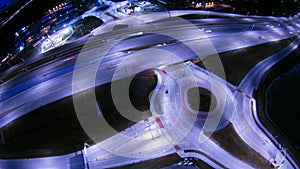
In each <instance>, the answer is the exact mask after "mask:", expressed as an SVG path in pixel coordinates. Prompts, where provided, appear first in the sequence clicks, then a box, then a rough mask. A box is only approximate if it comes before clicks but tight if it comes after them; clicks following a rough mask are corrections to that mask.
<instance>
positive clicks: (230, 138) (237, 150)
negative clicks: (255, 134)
mask: <svg viewBox="0 0 300 169" xmlns="http://www.w3.org/2000/svg"><path fill="white" fill-rule="evenodd" d="M211 138H212V140H214V141H215V142H216V143H217V144H219V145H220V147H222V148H223V149H225V150H226V151H227V152H229V153H230V154H232V155H233V156H235V157H237V158H239V159H240V160H242V161H244V162H246V163H248V164H250V165H251V166H252V167H254V168H272V166H271V165H270V163H269V162H268V160H266V159H264V158H263V157H262V156H261V155H260V154H258V153H257V152H256V151H255V150H253V149H252V148H251V147H249V146H248V145H247V144H246V143H245V142H244V141H243V140H242V139H241V138H240V137H239V135H238V133H236V131H235V130H234V128H233V126H232V124H231V123H230V124H229V125H228V126H226V127H225V128H223V129H222V130H219V131H217V132H214V133H213V134H212V137H211Z"/></svg>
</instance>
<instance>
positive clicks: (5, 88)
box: [0, 32, 291, 100]
mask: <svg viewBox="0 0 300 169" xmlns="http://www.w3.org/2000/svg"><path fill="white" fill-rule="evenodd" d="M251 33H253V34H254V33H255V32H251ZM259 33H260V34H262V33H261V32H259ZM267 33H269V34H271V36H272V32H271V33H270V32H267ZM267 33H264V35H265V36H267ZM244 34H245V33H244ZM254 35H255V34H254ZM255 36H257V35H255ZM289 36H291V35H289ZM150 37H151V38H152V39H153V38H155V39H156V38H157V37H163V38H164V37H166V36H161V35H157V34H154V35H153V34H151V36H150ZM225 37H226V36H225ZM225 37H224V36H223V37H222V39H221V37H214V38H210V39H209V41H208V40H207V39H200V40H197V41H192V42H187V43H186V44H191V43H193V44H198V45H199V46H202V48H200V50H201V49H203V50H202V51H201V54H202V55H204V56H208V55H211V54H215V53H216V52H215V51H214V48H217V49H219V52H221V51H226V50H232V49H235V48H240V47H245V42H244V41H243V39H239V40H241V41H240V42H238V41H237V40H236V39H235V36H232V35H231V36H229V37H227V38H225ZM244 37H246V36H244ZM272 37H273V36H272ZM147 38H148V37H147ZM151 38H150V40H152V39H151ZM163 38H162V39H163ZM224 38H225V39H226V40H227V41H228V42H229V43H231V42H232V43H233V44H224V43H222V41H223V40H224ZM275 38H278V39H280V38H282V37H275ZM166 39H167V40H170V38H166ZM245 39H246V38H245ZM129 40H132V39H129ZM134 40H135V41H131V46H134V45H138V44H139V40H140V39H134ZM142 40H145V39H142ZM163 40H165V39H163ZM265 40H268V39H265ZM272 40H274V39H272ZM275 40H277V39H275ZM246 41H247V43H246V45H255V44H260V43H263V42H264V41H263V40H262V39H259V38H256V37H252V35H250V39H246ZM126 42H127V41H123V42H121V43H120V44H118V45H117V47H118V46H119V45H120V46H121V47H123V48H124V46H125V45H126ZM150 42H152V41H150ZM210 42H211V43H212V44H214V45H213V46H211V49H210V50H207V47H206V46H208V44H209V43H210ZM154 43H155V44H156V43H157V41H154ZM152 44H153V43H152ZM147 45H149V43H148V44H147ZM222 45H225V46H222ZM155 47H157V46H155ZM129 48H130V46H129ZM159 48H160V49H164V50H166V51H169V52H172V53H174V51H176V53H175V55H176V56H184V57H182V58H181V60H182V61H184V60H189V59H194V58H197V57H199V56H197V54H196V53H195V52H194V51H192V50H191V49H189V48H188V47H187V45H185V44H184V43H175V44H164V45H162V46H159ZM178 48H180V49H181V50H177V49H178ZM126 49H128V48H126ZM184 49H186V50H184ZM132 53H134V51H133V52H132ZM122 54H124V53H117V54H116V55H109V57H104V58H103V60H102V63H101V65H100V67H103V65H102V64H103V63H105V61H107V62H108V61H111V60H114V59H116V58H117V57H124V56H123V55H122ZM127 54H128V51H127ZM125 55H126V52H125ZM76 57H77V56H71V57H65V58H62V59H58V60H57V62H51V63H50V64H49V65H48V66H49V67H47V66H41V69H38V68H37V69H36V70H34V72H33V75H30V76H29V78H30V77H34V78H35V80H31V82H32V84H27V85H23V86H20V84H19V83H20V81H26V80H27V79H26V77H25V78H16V79H14V80H16V81H10V82H8V84H2V85H1V88H0V89H1V90H2V95H1V99H2V100H5V99H7V98H8V97H9V96H12V94H5V93H10V92H11V90H12V89H19V90H20V91H22V90H24V89H27V88H30V87H32V86H33V85H35V84H37V83H39V82H41V81H45V80H47V79H50V78H51V75H50V74H51V72H55V71H56V69H57V70H60V71H61V72H62V73H63V72H64V70H63V67H65V66H69V68H68V71H67V72H69V71H73V68H72V67H70V65H72V64H74V63H75V61H76ZM89 57H90V56H89ZM89 57H87V59H85V60H88V58H89ZM91 58H97V56H93V57H91ZM99 60H100V59H99V58H98V61H99ZM95 62H97V61H95ZM117 66H118V63H116V64H109V65H107V66H104V67H106V68H108V69H111V68H114V67H117ZM65 69H67V68H65ZM49 70H51V72H48V71H49ZM44 72H46V73H44ZM27 75H28V74H26V76H27ZM58 75H59V74H58ZM52 77H54V76H52ZM27 78H28V77H27ZM25 79H26V80H25ZM9 83H10V84H9ZM14 84H15V85H19V86H15V85H14ZM9 89H10V90H9ZM13 91H14V94H17V93H19V91H18V90H13Z"/></svg>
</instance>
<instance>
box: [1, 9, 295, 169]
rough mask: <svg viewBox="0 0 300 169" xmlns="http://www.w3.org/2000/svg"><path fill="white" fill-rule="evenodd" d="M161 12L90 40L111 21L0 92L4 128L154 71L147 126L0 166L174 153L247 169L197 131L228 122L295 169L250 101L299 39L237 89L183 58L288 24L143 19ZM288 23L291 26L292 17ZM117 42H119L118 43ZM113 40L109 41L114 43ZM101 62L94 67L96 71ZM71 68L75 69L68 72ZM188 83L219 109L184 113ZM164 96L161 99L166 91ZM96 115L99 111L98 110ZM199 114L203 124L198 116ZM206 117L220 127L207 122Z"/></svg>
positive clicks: (279, 34) (275, 34)
mask: <svg viewBox="0 0 300 169" xmlns="http://www.w3.org/2000/svg"><path fill="white" fill-rule="evenodd" d="M184 13H194V11H183V12H182V11H174V12H171V14H170V13H167V16H178V15H181V14H184ZM218 15H231V14H218ZM165 16H166V14H158V16H155V15H154V14H151V15H149V16H145V17H140V18H138V19H135V20H138V22H133V18H129V19H128V18H125V19H124V20H121V21H118V22H123V23H131V25H130V27H129V28H128V29H127V30H126V31H124V30H117V31H116V32H114V33H113V34H112V33H110V32H107V33H106V34H99V32H101V33H103V32H104V31H103V30H107V31H109V30H110V28H111V25H110V23H107V24H106V25H105V26H104V27H102V28H101V29H100V28H99V29H98V30H95V32H94V37H93V38H91V39H90V40H89V42H90V43H89V42H88V43H87V44H95V42H97V43H96V44H97V45H96V46H93V47H89V46H90V45H86V46H85V49H86V50H83V52H81V53H80V54H79V51H77V52H76V50H75V52H72V53H71V54H66V56H63V57H60V58H58V59H55V60H53V61H51V62H48V63H45V64H43V65H41V66H37V67H36V68H35V69H32V70H29V71H27V72H26V73H23V74H20V75H18V76H16V77H13V78H11V79H10V80H8V81H5V82H4V83H2V84H1V86H0V94H1V95H0V96H1V97H0V107H1V112H0V126H1V127H3V126H5V125H6V124H8V123H9V122H11V121H13V120H15V119H17V118H18V117H21V116H22V115H25V114H27V113H29V112H31V111H32V110H34V109H37V108H39V107H41V106H43V105H47V104H49V103H51V102H53V101H56V100H58V99H60V98H63V97H66V96H70V95H72V94H74V93H78V92H81V91H84V90H85V89H88V88H90V87H93V86H95V85H100V84H104V83H107V82H110V81H111V80H112V79H121V78H124V77H128V76H130V75H133V74H135V73H138V72H140V71H142V70H147V69H149V68H155V69H156V70H157V71H156V74H157V76H158V78H159V83H158V85H157V87H156V90H155V91H154V92H153V94H152V97H151V112H152V114H153V117H151V118H149V119H148V122H146V121H141V122H138V123H137V124H135V125H134V126H132V127H130V128H128V129H126V130H125V131H123V132H121V133H116V134H115V135H114V136H112V137H111V138H109V139H107V140H105V141H103V142H101V143H99V144H97V145H95V146H92V147H90V148H88V149H87V150H84V151H83V152H86V153H84V154H85V155H82V154H81V152H76V153H71V154H68V155H65V156H58V157H48V158H36V159H19V160H0V168H14V167H15V168H19V167H20V166H22V168H72V169H73V168H82V166H83V162H82V161H86V162H88V164H89V167H90V168H107V167H115V166H121V165H125V164H131V163H134V162H139V161H143V160H147V159H153V158H157V157H161V156H164V155H167V154H171V153H178V154H179V155H180V156H181V157H186V156H188V155H190V156H196V157H198V158H200V159H202V160H203V161H205V162H207V163H208V164H210V165H211V166H215V167H216V168H223V167H227V168H251V166H249V165H248V164H246V163H244V162H243V161H240V160H239V159H238V158H236V157H233V156H232V155H231V154H229V153H228V152H226V151H225V150H223V149H222V148H221V147H219V145H217V144H216V143H214V142H213V141H211V140H210V139H209V138H208V137H207V136H206V135H204V134H203V132H204V131H210V130H214V129H217V130H219V129H221V128H222V127H224V126H225V125H226V124H227V123H228V122H229V121H231V122H232V123H233V126H234V128H235V129H236V130H237V132H238V133H239V135H240V137H241V138H242V139H243V140H244V141H245V142H246V143H247V144H248V145H249V146H251V147H252V148H253V149H254V150H256V151H257V152H258V153H259V154H261V155H262V156H263V157H264V158H266V159H267V160H270V161H274V160H275V161H276V164H275V163H274V165H280V166H281V167H283V168H298V167H297V166H296V165H295V162H294V161H293V159H292V158H290V156H289V155H288V154H287V155H286V158H285V155H284V154H282V153H281V152H280V146H278V144H279V143H278V142H276V140H275V138H273V136H271V135H270V134H269V133H268V131H267V130H266V129H265V128H264V127H263V126H262V125H260V124H261V123H260V122H259V119H258V118H257V116H256V111H255V106H253V105H254V104H255V100H253V99H252V97H251V95H252V91H253V90H254V89H255V88H256V87H257V85H258V84H259V81H260V79H261V77H262V75H263V74H264V72H266V71H267V70H268V69H269V68H270V67H271V66H272V65H274V64H276V63H277V62H279V61H280V60H281V59H283V58H284V57H286V56H287V55H288V54H289V53H290V52H292V51H293V50H294V49H295V48H296V47H298V45H299V40H298V39H296V40H295V41H294V42H293V43H291V44H290V45H289V46H288V47H286V48H284V49H282V50H281V51H279V52H278V53H276V54H274V55H272V56H270V57H268V58H267V59H265V60H263V61H262V62H260V63H259V64H257V66H255V67H254V68H253V69H252V70H251V71H250V72H249V73H248V74H247V76H245V78H244V79H243V81H242V82H241V84H240V85H239V86H237V87H236V86H233V85H231V84H229V83H228V82H226V81H225V80H223V79H222V78H220V77H218V76H216V75H214V74H212V73H210V72H207V71H205V70H203V69H201V68H199V67H197V66H195V65H193V64H191V63H190V62H185V61H187V60H191V59H195V58H198V57H200V58H201V59H203V58H205V57H206V56H209V55H213V54H217V53H220V52H224V51H230V50H234V49H240V48H244V47H248V46H254V45H257V44H262V43H266V42H273V41H278V40H282V39H287V38H290V37H293V36H296V35H297V29H298V28H297V24H293V23H292V22H291V21H290V20H288V19H286V18H273V17H258V16H251V17H242V16H237V18H230V19H228V18H225V19H221V18H219V19H202V20H197V19H195V20H191V21H190V22H191V23H193V24H190V22H186V21H181V20H178V21H176V22H174V21H165V22H152V21H155V20H157V19H159V18H163V17H165ZM234 16H235V15H234ZM142 18H144V20H142ZM126 19H127V20H126ZM292 21H297V17H295V18H294V19H293V20H292ZM151 22H152V23H151ZM134 23H144V24H140V26H137V25H139V24H134ZM147 23H148V24H147ZM211 23H214V24H211ZM111 24H113V23H111ZM147 33H151V34H147ZM97 34H99V35H97ZM142 35H143V36H142ZM237 37H240V38H237ZM120 38H127V39H125V40H123V41H121V42H118V40H119V39H120ZM225 39H226V41H225ZM85 42H86V40H84V39H83V40H80V41H77V42H74V43H72V44H68V45H67V46H63V47H61V48H59V49H56V50H53V51H50V52H48V53H46V54H43V55H41V56H40V57H39V58H37V57H36V58H33V59H31V60H29V61H27V63H25V65H24V66H26V65H28V64H30V63H32V62H34V61H36V60H38V59H41V58H47V57H48V56H51V55H53V54H55V53H56V52H58V53H59V52H61V51H65V50H66V49H67V50H71V49H74V48H76V47H77V46H80V45H82V44H84V43H85ZM93 42H94V43H93ZM116 42H118V44H115V43H116ZM191 49H193V50H191ZM106 51H109V52H108V53H106ZM162 53H163V55H162ZM198 54H201V55H198ZM103 56H105V57H104V58H103ZM174 56H176V57H174ZM150 58H151V59H150ZM100 60H101V64H100V65H98V63H99V62H100ZM124 60H125V61H124ZM75 63H76V65H75V66H74V64H75ZM17 69H21V68H11V69H10V70H8V71H7V72H4V73H2V77H3V76H6V75H8V74H9V73H11V72H14V71H15V70H17ZM74 70H75V71H76V72H77V73H76V74H75V75H74V74H73V71H74ZM115 71H116V72H115ZM96 74H97V78H96V79H95V78H94V77H95V76H96ZM192 87H203V88H206V89H209V90H211V91H212V93H213V94H214V95H215V96H216V98H217V103H218V104H217V107H216V108H215V109H214V110H212V112H211V113H209V114H207V113H206V112H195V111H194V110H192V109H191V108H190V107H189V105H188V103H187V99H186V97H187V94H186V93H187V91H188V89H189V88H192ZM166 90H168V94H165V91H166ZM98 108H99V107H98ZM232 110H236V111H232ZM98 111H100V112H101V109H98ZM253 114H254V116H253ZM206 118H207V119H208V121H205V120H204V119H206ZM210 120H211V121H210ZM214 120H216V121H220V123H217V124H215V123H213V121H214ZM257 123H258V124H259V125H257ZM265 133H267V134H265ZM128 136H130V137H128ZM272 141H275V142H272ZM99 147H100V148H99ZM185 149H193V150H197V151H199V152H203V154H199V153H191V154H189V153H184V150H185ZM83 156H84V158H82V157H83ZM132 157H134V158H132ZM211 159H215V160H216V161H213V160H211ZM283 161H284V162H283ZM282 162H283V163H282ZM281 163H282V164H281Z"/></svg>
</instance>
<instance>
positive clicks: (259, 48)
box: [197, 38, 295, 85]
mask: <svg viewBox="0 0 300 169" xmlns="http://www.w3.org/2000/svg"><path fill="white" fill-rule="evenodd" d="M293 40H295V38H289V39H286V40H281V41H276V42H269V43H265V44H261V45H256V46H252V47H247V48H243V49H238V50H234V51H229V52H224V53H220V54H219V57H220V59H221V62H222V65H223V68H224V71H225V75H226V80H227V81H229V82H230V83H232V84H234V85H238V84H239V83H240V82H241V80H242V79H243V78H244V76H245V75H246V74H247V73H248V72H249V71H250V70H251V69H252V68H253V67H254V66H255V65H256V64H257V63H259V62H260V61H262V60H263V59H265V58H267V57H269V56H271V55H273V54H275V53H277V52H278V51H280V50H281V49H283V48H284V47H287V46H288V45H289V44H290V43H291V42H292V41H293ZM212 58H214V57H212ZM203 62H204V63H205V64H203ZM210 63H212V60H211V59H210V57H209V56H208V57H206V58H205V59H203V61H202V62H201V61H200V62H198V63H197V65H198V66H200V67H202V68H205V66H204V65H210ZM210 71H213V70H210ZM213 72H218V71H213Z"/></svg>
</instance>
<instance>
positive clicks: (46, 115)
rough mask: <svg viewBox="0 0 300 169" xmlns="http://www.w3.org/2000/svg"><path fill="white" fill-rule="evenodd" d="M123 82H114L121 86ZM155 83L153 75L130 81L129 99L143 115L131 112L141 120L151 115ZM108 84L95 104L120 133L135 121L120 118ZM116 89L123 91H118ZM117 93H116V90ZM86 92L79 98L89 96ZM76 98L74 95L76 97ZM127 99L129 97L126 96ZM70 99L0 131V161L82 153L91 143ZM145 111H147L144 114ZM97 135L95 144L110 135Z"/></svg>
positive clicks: (24, 117)
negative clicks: (151, 94)
mask: <svg viewBox="0 0 300 169" xmlns="http://www.w3.org/2000/svg"><path fill="white" fill-rule="evenodd" d="M124 80H128V79H127V78H126V79H122V80H119V81H117V82H116V83H120V84H122V83H124ZM156 83H157V79H156V76H154V75H150V76H149V74H147V76H140V75H139V76H138V77H136V78H134V79H133V80H132V81H131V90H132V91H131V92H130V91H128V88H127V89H126V91H127V92H126V93H127V94H129V98H130V99H131V100H132V102H133V103H134V105H135V106H136V107H138V108H140V109H142V110H145V111H144V112H143V113H137V112H130V113H133V114H134V116H135V119H136V121H140V120H142V119H144V118H146V117H148V116H150V115H151V113H150V112H149V110H148V109H149V106H150V104H149V97H148V96H149V94H150V92H151V91H152V90H153V89H154V88H155V86H156ZM110 87H111V83H108V84H105V85H101V86H98V87H96V88H95V94H96V98H97V101H98V102H99V103H100V106H101V110H102V116H101V114H100V116H101V117H98V115H96V117H97V118H103V117H104V118H105V120H106V121H107V122H108V123H109V124H110V125H111V127H113V128H114V129H115V130H117V131H122V130H124V129H126V128H128V127H130V126H131V125H133V124H135V121H131V120H128V119H126V118H125V117H123V116H122V115H121V114H120V113H119V112H118V110H117V109H116V107H115V105H114V102H113V100H112V96H111V90H110ZM117 90H120V93H121V90H125V89H123V88H119V89H117ZM117 92H118V91H117ZM90 94H91V91H89V90H87V91H84V92H82V93H80V94H78V95H90ZM75 97H76V96H75ZM127 97H128V96H127ZM73 105H74V104H73V98H72V97H66V98H64V99H61V100H58V101H56V102H53V103H51V104H49V105H46V106H43V107H41V108H39V109H37V110H35V111H33V112H30V113H28V114H27V115H24V116H22V117H20V118H18V119H16V120H14V121H13V122H11V123H9V124H8V125H6V126H4V127H3V128H1V129H0V132H1V133H2V135H3V138H4V139H3V140H4V143H3V141H2V139H1V135H0V158H1V159H6V158H32V157H46V156H57V155H63V154H68V153H71V152H75V151H78V150H81V149H82V148H83V143H85V142H87V143H89V144H94V142H93V141H92V139H91V138H90V137H89V136H88V135H87V134H86V133H85V131H84V130H83V128H82V127H81V125H80V123H79V121H78V119H77V114H76V112H75V110H74V106H73ZM147 110H148V111H147ZM92 113H93V112H92ZM100 131H101V132H100V133H97V141H101V140H105V139H106V138H108V137H110V136H112V135H113V133H110V132H109V131H106V130H105V129H102V128H101V129H100Z"/></svg>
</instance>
